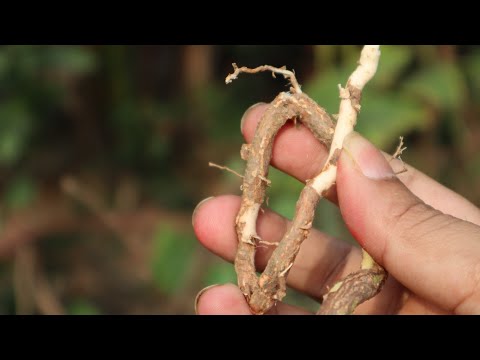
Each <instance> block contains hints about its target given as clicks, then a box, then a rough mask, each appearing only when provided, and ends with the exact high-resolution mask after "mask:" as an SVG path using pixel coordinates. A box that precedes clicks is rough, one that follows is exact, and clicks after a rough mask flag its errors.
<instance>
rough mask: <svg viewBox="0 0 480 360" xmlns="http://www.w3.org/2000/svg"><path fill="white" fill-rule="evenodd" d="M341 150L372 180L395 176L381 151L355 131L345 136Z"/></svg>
mask: <svg viewBox="0 0 480 360" xmlns="http://www.w3.org/2000/svg"><path fill="white" fill-rule="evenodd" d="M343 150H344V151H345V153H346V154H347V155H348V157H350V158H351V159H352V160H353V162H354V163H355V164H356V166H357V167H358V168H359V169H360V171H361V172H362V173H363V175H365V176H366V177H368V178H370V179H374V180H382V179H390V178H393V177H395V173H394V171H393V169H392V167H391V166H390V164H389V163H388V161H387V160H386V159H385V157H384V156H383V155H382V153H381V152H380V151H379V150H378V149H377V148H376V147H375V146H373V144H372V143H370V142H369V141H368V140H366V139H365V138H364V137H362V136H361V135H360V134H358V133H357V132H355V131H354V132H352V133H350V134H349V135H348V136H347V137H346V138H345V140H344V142H343Z"/></svg>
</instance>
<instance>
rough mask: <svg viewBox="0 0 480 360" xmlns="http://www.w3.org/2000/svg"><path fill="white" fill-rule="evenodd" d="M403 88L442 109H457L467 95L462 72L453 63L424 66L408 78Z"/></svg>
mask: <svg viewBox="0 0 480 360" xmlns="http://www.w3.org/2000/svg"><path fill="white" fill-rule="evenodd" d="M402 90H403V91H404V92H407V93H409V94H412V95H414V96H418V97H420V98H421V99H423V100H425V101H427V102H428V103H430V104H431V105H433V106H435V107H436V108H437V109H441V110H457V109H458V108H459V107H460V106H461V105H462V101H463V99H464V98H465V96H466V95H467V89H466V84H465V81H464V78H463V76H462V73H461V71H460V70H459V68H458V66H457V65H456V64H453V63H439V64H436V65H434V66H432V67H428V68H423V69H422V70H420V71H419V72H417V73H416V74H414V75H412V76H411V77H410V78H409V79H407V80H406V82H405V83H404V85H403V86H402Z"/></svg>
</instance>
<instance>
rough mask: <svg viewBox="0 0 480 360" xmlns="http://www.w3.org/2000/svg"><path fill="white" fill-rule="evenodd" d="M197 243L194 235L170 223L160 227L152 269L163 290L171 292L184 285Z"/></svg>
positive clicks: (152, 258) (157, 232) (154, 244)
mask: <svg viewBox="0 0 480 360" xmlns="http://www.w3.org/2000/svg"><path fill="white" fill-rule="evenodd" d="M196 245H197V243H196V241H195V239H193V238H192V236H190V235H186V234H184V233H182V232H179V231H177V230H175V229H174V228H173V227H171V226H169V225H162V226H160V227H159V228H158V230H157V231H156V233H155V236H154V239H153V251H152V257H151V269H152V274H153V279H154V281H155V283H156V284H157V286H158V287H159V288H160V289H161V290H162V291H164V292H166V293H169V294H170V293H173V292H175V290H177V289H178V288H180V287H181V286H182V285H183V283H184V280H185V276H186V275H187V273H188V268H189V264H190V263H191V262H192V257H193V256H194V253H195V249H196Z"/></svg>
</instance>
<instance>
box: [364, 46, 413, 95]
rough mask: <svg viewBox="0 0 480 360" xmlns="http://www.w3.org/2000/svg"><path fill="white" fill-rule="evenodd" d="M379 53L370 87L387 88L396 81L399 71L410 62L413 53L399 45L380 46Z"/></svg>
mask: <svg viewBox="0 0 480 360" xmlns="http://www.w3.org/2000/svg"><path fill="white" fill-rule="evenodd" d="M380 51H381V52H382V56H381V58H380V63H379V65H378V70H377V73H376V74H375V77H374V78H373V80H372V84H371V85H372V86H378V87H380V88H387V87H389V86H391V85H393V84H394V83H395V82H396V81H397V80H398V76H399V74H400V73H401V71H402V70H403V69H405V67H406V66H407V65H408V64H409V63H410V62H411V61H412V59H413V51H412V49H410V48H408V47H406V46H400V45H394V46H381V48H380ZM368 86H369V85H368Z"/></svg>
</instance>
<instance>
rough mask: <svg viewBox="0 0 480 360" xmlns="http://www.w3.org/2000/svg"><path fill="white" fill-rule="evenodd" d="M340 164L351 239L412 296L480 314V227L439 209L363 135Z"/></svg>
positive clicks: (354, 137) (350, 142)
mask: <svg viewBox="0 0 480 360" xmlns="http://www.w3.org/2000/svg"><path fill="white" fill-rule="evenodd" d="M343 148H344V150H343V151H342V154H341V156H340V159H339V162H338V173H337V193H338V200H339V206H340V210H341V212H342V216H343V218H344V220H345V223H346V224H347V227H348V228H349V230H350V232H351V233H352V234H353V236H354V237H355V238H356V240H357V241H358V242H359V243H360V245H361V246H362V247H363V248H365V250H367V252H368V253H370V255H372V257H373V258H374V259H375V260H376V261H377V262H378V263H379V264H381V265H383V266H384V267H385V268H386V269H387V271H388V272H389V273H390V274H391V275H392V276H393V277H395V278H396V279H397V280H398V281H400V282H401V283H402V284H403V285H404V286H405V287H407V288H408V289H410V290H411V291H412V292H414V293H416V294H417V295H419V296H421V297H423V298H424V299H426V300H429V301H431V302H432V303H434V304H436V305H438V306H440V307H442V308H444V309H446V310H449V311H453V312H456V313H464V314H465V313H480V285H479V283H480V227H478V226H476V225H474V224H472V223H469V222H466V221H462V220H460V219H457V218H455V217H453V216H450V215H445V214H443V213H442V212H440V211H438V210H435V209H433V208H432V207H430V206H428V205H427V204H425V203H424V202H423V201H422V200H421V199H419V198H418V197H416V196H415V195H414V194H413V193H412V192H411V191H410V190H409V189H408V188H407V187H406V186H405V185H403V184H402V182H401V181H400V180H399V179H398V178H397V177H396V176H395V174H394V172H393V170H392V168H391V167H390V165H389V163H388V161H387V160H386V159H385V158H384V156H383V155H382V154H381V153H380V151H379V150H377V149H376V148H375V147H374V146H373V145H372V144H371V143H369V142H368V141H367V140H365V139H364V138H363V137H361V136H360V135H359V134H357V133H355V132H354V133H352V134H351V135H349V136H348V137H347V138H346V139H345V142H344V144H343Z"/></svg>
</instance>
